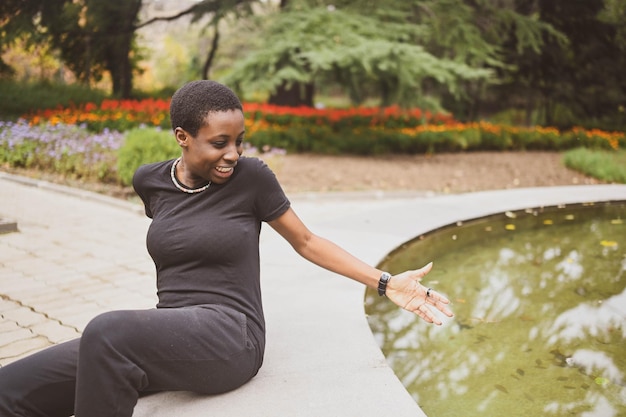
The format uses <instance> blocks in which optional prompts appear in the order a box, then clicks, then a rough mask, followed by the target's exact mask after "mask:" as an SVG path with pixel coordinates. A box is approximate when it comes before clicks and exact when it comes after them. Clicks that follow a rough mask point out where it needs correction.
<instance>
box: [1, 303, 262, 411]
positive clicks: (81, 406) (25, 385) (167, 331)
mask: <svg viewBox="0 0 626 417" xmlns="http://www.w3.org/2000/svg"><path fill="white" fill-rule="evenodd" d="M264 343H265V342H264V336H263V334H262V333H261V332H259V331H258V330H257V329H256V327H253V326H248V323H247V319H246V316H245V315H244V314H242V313H239V312H237V311H235V310H233V309H230V308H227V307H223V306H216V305H204V306H195V307H185V308H173V309H152V310H138V311H134V310H128V311H127V310H125V311H113V312H110V313H105V314H102V315H99V316H98V317H96V318H94V319H93V320H92V321H91V322H90V323H89V324H88V325H87V327H86V329H85V331H84V332H83V335H82V336H81V338H80V339H76V340H72V341H69V342H65V343H62V344H59V345H56V346H52V347H50V348H48V349H45V350H43V351H41V352H38V353H36V354H34V355H31V356H28V357H26V358H24V359H21V360H18V361H16V362H13V363H10V364H8V365H6V366H4V367H2V368H0V417H13V416H20V417H56V416H63V417H67V416H71V415H72V414H74V413H75V414H76V417H104V416H107V417H113V416H115V417H122V416H123V417H130V416H132V413H133V409H134V407H135V405H136V403H137V400H138V398H139V396H140V395H142V394H145V393H149V392H156V391H174V390H184V391H195V392H200V393H207V394H217V393H222V392H226V391H229V390H232V389H235V388H237V387H239V386H241V385H243V384H244V383H245V382H247V381H248V380H250V379H251V378H252V377H253V376H254V375H256V373H257V371H258V369H259V368H260V366H261V362H262V357H263V349H264Z"/></svg>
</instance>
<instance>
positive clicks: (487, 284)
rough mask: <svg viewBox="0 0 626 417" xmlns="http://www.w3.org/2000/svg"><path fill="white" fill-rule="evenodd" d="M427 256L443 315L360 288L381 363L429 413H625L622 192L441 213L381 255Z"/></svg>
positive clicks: (402, 262) (418, 260) (393, 262)
mask: <svg viewBox="0 0 626 417" xmlns="http://www.w3.org/2000/svg"><path fill="white" fill-rule="evenodd" d="M431 260H432V261H434V268H433V270H432V271H431V273H430V274H429V275H428V276H427V277H426V278H425V279H424V281H423V283H424V285H426V286H432V287H434V288H436V289H437V290H438V291H440V292H442V293H443V294H445V295H446V296H448V298H449V299H450V300H451V302H452V309H453V311H454V313H455V317H454V318H452V319H447V320H444V325H443V326H441V327H435V326H432V325H427V324H425V323H423V322H422V321H421V320H419V319H418V318H417V317H415V316H413V315H412V314H410V313H408V312H405V311H403V310H400V309H399V308H397V307H395V306H394V305H393V304H392V303H390V302H389V301H388V300H385V299H380V298H379V297H378V295H376V294H375V292H374V291H368V292H367V294H366V300H365V301H366V312H367V314H368V320H369V323H370V326H371V328H372V331H373V333H374V335H375V337H376V340H377V341H378V343H379V345H380V346H381V348H382V350H383V352H384V354H385V356H386V357H387V360H388V363H389V364H390V366H391V367H392V368H393V370H394V371H395V373H396V375H397V376H398V378H399V379H400V380H401V381H402V383H403V384H404V386H405V387H406V388H407V390H408V391H409V392H410V393H411V395H412V396H413V397H414V399H415V400H416V401H417V403H418V404H419V405H420V406H421V407H422V409H423V410H424V412H425V413H426V414H427V415H428V416H429V417H455V416H464V417H465V416H498V417H499V416H507V417H508V416H524V417H526V416H585V417H589V416H602V417H611V416H626V202H614V203H611V204H606V203H603V204H595V205H576V206H568V207H559V208H556V207H555V208H546V209H533V210H525V211H518V212H507V213H503V214H501V215H498V216H493V217H490V218H486V219H481V220H476V221H471V222H466V223H465V224H462V225H460V224H459V225H451V226H449V227H446V228H442V229H440V230H438V231H435V232H432V233H429V234H426V235H424V236H420V237H419V238H417V239H415V240H414V241H412V242H409V243H407V244H406V245H403V247H401V248H399V249H398V250H396V251H394V252H393V253H392V254H390V255H389V256H388V258H387V259H386V260H385V261H384V262H383V263H382V264H381V265H380V267H381V268H383V269H386V270H389V271H390V272H392V273H397V272H400V271H403V270H405V269H413V268H416V267H419V266H422V265H425V264H426V263H428V262H429V261H431ZM441 317H442V319H444V318H445V317H443V316H441Z"/></svg>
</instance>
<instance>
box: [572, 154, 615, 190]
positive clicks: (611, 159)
mask: <svg viewBox="0 0 626 417" xmlns="http://www.w3.org/2000/svg"><path fill="white" fill-rule="evenodd" d="M563 163H564V164H565V166H567V167H568V168H571V169H574V170H576V171H580V172H582V173H584V174H586V175H590V176H592V177H594V178H598V179H600V180H602V181H606V182H616V183H622V184H626V150H623V149H622V150H620V151H618V152H611V151H600V150H593V149H585V148H577V149H573V150H571V151H568V152H566V153H565V154H564V155H563Z"/></svg>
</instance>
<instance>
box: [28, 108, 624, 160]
mask: <svg viewBox="0 0 626 417" xmlns="http://www.w3.org/2000/svg"><path fill="white" fill-rule="evenodd" d="M168 110H169V101H167V100H155V99H147V100H105V101H103V102H102V104H101V105H95V104H92V103H89V104H86V105H83V106H75V107H69V108H59V109H53V110H42V111H40V112H37V113H35V114H32V115H27V116H26V119H27V120H28V121H29V123H31V124H33V125H37V124H40V123H48V124H50V125H56V124H59V123H61V124H70V125H72V124H81V123H82V124H84V125H85V126H86V127H87V128H88V129H89V130H92V131H94V132H101V131H103V129H106V128H108V129H111V130H117V131H126V130H129V129H132V128H136V127H141V126H158V127H161V128H164V129H169V116H168ZM244 110H245V114H246V130H247V134H246V139H247V141H248V142H249V143H250V144H252V145H253V146H256V147H258V148H263V147H271V148H283V149H286V150H288V151H290V152H315V153H327V154H333V153H334V154H339V153H342V154H359V155H370V154H382V153H413V154H414V153H425V152H457V151H472V150H566V149H572V148H576V147H588V148H600V149H624V148H626V135H625V134H624V132H604V131H600V130H585V129H582V128H574V129H571V130H568V131H559V130H557V129H555V128H551V127H528V128H526V127H514V126H503V125H494V124H491V123H487V122H479V123H459V122H457V121H455V120H454V118H453V117H452V116H450V115H447V114H432V113H429V112H424V111H422V110H420V109H400V108H398V107H388V108H376V107H369V108H349V109H316V108H310V107H298V108H293V107H281V106H272V105H268V104H259V103H245V104H244Z"/></svg>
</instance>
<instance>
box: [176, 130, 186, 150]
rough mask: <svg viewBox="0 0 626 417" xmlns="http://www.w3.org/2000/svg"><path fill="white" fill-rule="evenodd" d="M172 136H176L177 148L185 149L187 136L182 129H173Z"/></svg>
mask: <svg viewBox="0 0 626 417" xmlns="http://www.w3.org/2000/svg"><path fill="white" fill-rule="evenodd" d="M174 135H175V136H176V142H178V146H180V147H181V148H185V147H187V143H188V140H189V139H188V138H189V135H187V133H186V132H185V131H184V130H183V128H182V127H177V128H176V129H174Z"/></svg>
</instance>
